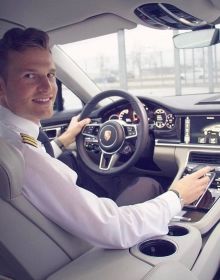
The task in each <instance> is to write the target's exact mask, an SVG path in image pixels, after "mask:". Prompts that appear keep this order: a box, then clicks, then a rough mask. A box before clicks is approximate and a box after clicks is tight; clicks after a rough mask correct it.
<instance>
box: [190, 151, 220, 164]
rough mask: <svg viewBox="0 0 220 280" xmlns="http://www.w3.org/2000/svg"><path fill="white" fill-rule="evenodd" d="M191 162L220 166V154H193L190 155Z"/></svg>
mask: <svg viewBox="0 0 220 280" xmlns="http://www.w3.org/2000/svg"><path fill="white" fill-rule="evenodd" d="M189 162H193V163H205V164H218V165H220V154H214V153H194V152H193V153H190V155H189Z"/></svg>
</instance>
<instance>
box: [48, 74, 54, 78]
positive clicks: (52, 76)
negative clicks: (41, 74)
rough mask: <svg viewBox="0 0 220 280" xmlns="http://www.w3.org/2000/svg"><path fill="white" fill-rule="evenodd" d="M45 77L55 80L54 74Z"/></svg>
mask: <svg viewBox="0 0 220 280" xmlns="http://www.w3.org/2000/svg"><path fill="white" fill-rule="evenodd" d="M47 77H48V78H49V79H53V78H55V73H49V74H48V75H47Z"/></svg>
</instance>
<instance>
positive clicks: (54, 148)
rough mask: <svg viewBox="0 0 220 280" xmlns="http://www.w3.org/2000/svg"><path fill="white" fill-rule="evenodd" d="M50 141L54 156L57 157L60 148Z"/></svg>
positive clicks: (59, 153)
mask: <svg viewBox="0 0 220 280" xmlns="http://www.w3.org/2000/svg"><path fill="white" fill-rule="evenodd" d="M50 143H51V145H52V148H53V152H54V156H55V158H58V157H59V156H60V155H61V154H62V150H61V149H60V147H59V146H58V145H57V144H56V143H55V142H54V141H53V140H52V141H50Z"/></svg>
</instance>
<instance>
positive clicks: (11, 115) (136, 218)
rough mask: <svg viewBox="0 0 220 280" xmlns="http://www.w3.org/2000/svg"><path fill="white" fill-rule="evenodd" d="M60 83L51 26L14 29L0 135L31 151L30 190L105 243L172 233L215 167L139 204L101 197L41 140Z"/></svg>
mask: <svg viewBox="0 0 220 280" xmlns="http://www.w3.org/2000/svg"><path fill="white" fill-rule="evenodd" d="M56 91H57V87H56V80H55V66H54V62H53V59H52V55H51V52H50V48H49V38H48V36H47V34H46V33H45V32H43V31H40V30H37V29H34V28H28V29H26V30H22V29H18V28H16V29H12V30H9V31H8V32H7V33H6V34H5V35H4V37H3V38H2V39H1V40H0V104H1V106H0V137H1V138H2V139H4V141H6V142H9V143H10V144H12V145H13V146H15V147H17V148H18V149H19V150H21V152H22V154H23V157H24V161H25V176H24V182H23V195H24V196H25V197H26V198H27V199H28V200H29V201H30V202H31V203H32V204H33V205H35V207H36V208H38V209H39V210H40V211H41V212H42V213H43V214H44V215H45V216H46V217H48V218H49V219H50V220H52V221H53V222H55V223H56V224H58V225H59V226H61V227H62V228H64V229H65V230H67V231H68V232H70V233H71V234H75V235H78V236H80V237H81V238H84V239H85V240H87V241H89V242H91V243H92V244H94V245H97V246H100V247H104V248H128V247H131V246H133V245H134V244H136V243H138V242H140V241H143V240H145V239H147V238H150V237H154V236H158V235H163V234H166V233H167V231H168V224H169V221H170V219H171V218H172V217H173V216H175V215H176V214H177V213H178V212H179V211H180V210H181V207H182V206H183V204H184V203H191V202H193V201H194V200H196V199H197V198H198V197H199V196H200V195H201V194H202V193H203V192H204V190H205V188H206V186H207V184H208V182H209V178H208V176H205V175H206V173H207V172H209V171H210V170H211V169H210V168H209V167H205V168H203V169H201V170H199V171H197V172H195V173H193V174H191V175H188V176H186V177H184V178H183V179H181V180H179V181H178V182H176V183H174V184H173V188H172V190H169V191H167V192H166V193H164V194H162V195H160V196H158V197H157V198H154V199H152V200H150V201H145V202H143V203H139V204H135V205H128V206H123V207H118V206H117V204H116V203H115V202H114V201H113V200H111V199H108V198H99V197H97V196H96V195H94V194H93V193H91V192H89V191H87V190H85V189H83V188H80V187H79V186H77V184H76V179H77V174H76V173H75V172H74V171H73V170H72V169H70V168H69V167H67V166H66V165H65V164H63V163H62V162H60V161H59V160H57V159H55V158H52V157H51V156H50V155H48V154H47V153H45V151H44V150H43V149H42V147H41V145H40V143H39V142H38V141H37V140H36V139H37V136H38V134H39V124H40V120H42V119H44V118H48V117H50V116H52V114H53V103H54V100H55V97H56ZM155 221H156V222H155Z"/></svg>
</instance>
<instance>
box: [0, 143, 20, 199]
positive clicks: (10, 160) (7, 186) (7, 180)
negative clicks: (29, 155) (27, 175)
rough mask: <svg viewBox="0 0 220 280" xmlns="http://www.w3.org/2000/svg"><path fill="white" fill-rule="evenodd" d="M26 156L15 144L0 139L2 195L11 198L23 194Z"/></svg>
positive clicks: (0, 191)
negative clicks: (24, 156)
mask: <svg viewBox="0 0 220 280" xmlns="http://www.w3.org/2000/svg"><path fill="white" fill-rule="evenodd" d="M23 178H24V158H23V156H22V153H21V152H20V151H19V150H18V149H17V148H16V147H14V146H12V145H10V144H8V143H6V142H5V140H3V139H0V197H1V198H3V199H4V200H11V199H13V198H15V197H17V196H18V195H19V194H21V190H22V187H23Z"/></svg>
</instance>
